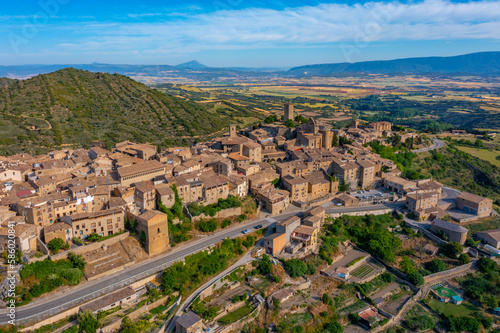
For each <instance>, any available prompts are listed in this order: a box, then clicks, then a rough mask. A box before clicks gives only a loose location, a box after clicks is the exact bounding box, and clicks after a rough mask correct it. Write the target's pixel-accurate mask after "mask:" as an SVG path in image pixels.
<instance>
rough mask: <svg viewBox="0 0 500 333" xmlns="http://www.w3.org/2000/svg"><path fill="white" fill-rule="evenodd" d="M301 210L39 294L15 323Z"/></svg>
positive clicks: (2, 320) (0, 320)
mask: <svg viewBox="0 0 500 333" xmlns="http://www.w3.org/2000/svg"><path fill="white" fill-rule="evenodd" d="M403 204H404V203H388V204H383V205H369V206H362V207H335V208H326V212H327V213H346V212H361V211H370V210H377V209H382V208H395V207H399V206H401V205H403ZM301 214H302V212H301V211H294V212H290V213H285V214H282V215H278V216H273V217H269V218H265V219H260V220H255V221H250V222H248V223H244V224H238V225H236V226H234V227H232V228H228V229H224V230H222V231H220V232H216V233H214V234H212V235H209V236H207V237H206V238H203V239H200V240H197V241H195V242H193V243H189V244H186V245H184V246H179V247H177V248H174V249H173V250H172V251H171V252H168V253H166V254H163V255H161V256H158V257H155V258H152V259H150V260H147V261H143V262H141V263H138V264H136V265H133V266H130V267H128V268H125V269H123V270H120V271H119V272H117V273H114V274H111V275H109V276H106V277H103V278H100V279H96V280H94V281H90V282H87V283H84V284H82V285H80V286H75V287H71V288H69V289H67V290H65V291H64V292H62V291H61V292H57V293H56V294H54V295H50V296H46V297H43V298H41V299H39V300H37V301H35V302H33V303H31V304H28V305H25V306H22V307H19V308H17V309H16V324H17V325H21V324H23V323H28V322H29V321H30V320H33V319H35V318H40V316H44V315H46V316H47V317H48V316H53V315H55V314H56V313H59V312H61V311H63V310H66V309H68V308H71V307H73V306H75V305H76V303H83V302H85V301H88V300H90V299H92V298H95V297H96V296H94V297H92V295H93V294H94V293H99V292H102V291H103V290H104V289H106V290H108V292H109V290H110V289H118V288H120V287H122V286H123V283H124V281H125V280H127V279H133V278H134V277H138V276H141V275H143V273H144V272H145V271H148V270H153V269H155V268H158V271H160V270H161V269H160V268H159V267H160V266H162V265H165V264H172V263H174V262H176V261H180V260H182V259H183V258H184V257H186V256H188V255H190V254H193V253H196V252H198V251H201V250H203V249H206V248H208V247H210V246H213V245H215V244H217V243H219V242H220V241H222V240H224V239H225V238H226V237H229V238H233V237H238V236H241V235H242V231H243V230H245V229H247V228H248V229H253V227H255V226H257V225H259V224H262V226H263V227H268V226H269V225H271V224H273V223H275V222H276V221H281V220H284V219H286V218H288V217H290V216H293V215H301ZM8 320H10V318H9V317H7V310H6V309H2V310H0V325H2V324H7V322H8Z"/></svg>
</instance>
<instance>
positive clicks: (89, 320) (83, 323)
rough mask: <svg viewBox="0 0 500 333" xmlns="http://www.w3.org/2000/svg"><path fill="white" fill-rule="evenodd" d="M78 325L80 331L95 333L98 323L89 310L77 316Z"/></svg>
mask: <svg viewBox="0 0 500 333" xmlns="http://www.w3.org/2000/svg"><path fill="white" fill-rule="evenodd" d="M78 324H79V326H80V331H82V332H85V333H95V331H96V330H97V329H98V328H99V321H98V320H97V318H96V317H95V316H94V314H93V313H92V311H90V310H85V311H82V312H80V313H79V314H78Z"/></svg>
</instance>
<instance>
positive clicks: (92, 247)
mask: <svg viewBox="0 0 500 333" xmlns="http://www.w3.org/2000/svg"><path fill="white" fill-rule="evenodd" d="M129 235H130V233H129V232H128V231H126V232H124V233H123V234H121V235H118V236H115V237H111V238H108V239H105V240H103V241H101V242H95V243H91V244H88V245H83V246H79V247H77V248H74V249H70V250H68V251H64V252H61V253H58V254H54V255H51V256H50V259H52V260H54V261H55V260H61V259H66V258H68V253H70V252H73V253H74V254H84V253H87V252H90V251H94V250H97V249H99V248H101V247H102V246H103V245H106V246H108V245H111V244H114V243H116V242H119V241H121V240H124V239H125V238H127V237H128V236H129Z"/></svg>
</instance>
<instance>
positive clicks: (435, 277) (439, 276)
mask: <svg viewBox="0 0 500 333" xmlns="http://www.w3.org/2000/svg"><path fill="white" fill-rule="evenodd" d="M475 263H476V262H475V261H473V262H470V263H468V264H465V265H462V266H458V267H455V268H452V269H449V270H447V271H444V272H439V273H434V274H430V275H427V276H424V281H425V283H429V282H433V281H438V280H442V279H446V278H447V277H449V276H452V275H455V274H460V273H465V272H466V271H467V270H469V269H470V268H471V267H472V266H473V265H474V264H475Z"/></svg>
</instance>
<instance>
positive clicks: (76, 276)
mask: <svg viewBox="0 0 500 333" xmlns="http://www.w3.org/2000/svg"><path fill="white" fill-rule="evenodd" d="M61 276H62V277H63V278H64V279H66V282H67V283H68V285H70V286H76V285H77V284H79V283H80V282H82V277H83V272H82V271H81V270H80V269H78V268H70V269H65V270H63V271H62V272H61Z"/></svg>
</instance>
